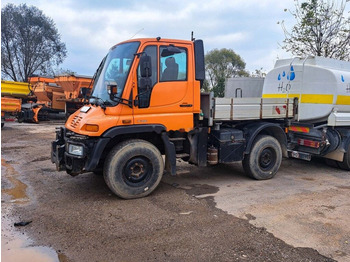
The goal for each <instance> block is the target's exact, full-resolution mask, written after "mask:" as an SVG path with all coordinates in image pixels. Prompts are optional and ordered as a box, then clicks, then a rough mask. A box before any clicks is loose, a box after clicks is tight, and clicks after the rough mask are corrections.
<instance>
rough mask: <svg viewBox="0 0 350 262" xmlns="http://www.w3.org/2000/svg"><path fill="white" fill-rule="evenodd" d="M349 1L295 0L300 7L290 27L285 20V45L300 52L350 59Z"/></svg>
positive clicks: (294, 13)
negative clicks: (347, 8) (345, 14)
mask: <svg viewBox="0 0 350 262" xmlns="http://www.w3.org/2000/svg"><path fill="white" fill-rule="evenodd" d="M346 2H347V1H346ZM346 2H345V1H343V0H342V1H340V3H339V4H337V2H336V1H334V0H305V1H303V2H302V3H300V2H299V1H298V0H295V8H296V9H295V11H291V14H292V15H293V16H294V18H295V19H296V24H295V25H294V26H293V28H292V29H291V31H288V30H287V29H286V27H285V25H284V23H283V21H282V29H283V30H284V34H285V40H284V41H283V43H284V45H283V46H282V48H283V49H285V50H286V51H288V52H291V53H292V54H293V55H296V56H306V55H314V56H324V57H330V58H336V59H340V60H347V61H348V60H350V16H348V17H347V18H346V17H344V10H345V5H346ZM285 11H286V10H285Z"/></svg>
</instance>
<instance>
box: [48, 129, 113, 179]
mask: <svg viewBox="0 0 350 262" xmlns="http://www.w3.org/2000/svg"><path fill="white" fill-rule="evenodd" d="M108 141H109V139H108V138H91V137H88V136H82V135H79V134H75V133H73V132H71V131H69V130H67V129H66V128H64V127H60V128H57V129H56V140H54V141H52V143H51V161H52V163H55V164H56V169H57V171H64V170H65V171H66V172H67V173H68V174H70V175H72V176H75V175H78V174H81V173H85V172H90V171H93V170H95V169H96V168H97V166H98V164H99V163H100V160H101V158H103V155H102V153H103V150H104V148H105V146H106V145H107V143H108ZM69 145H76V146H81V147H82V148H83V151H82V152H83V153H82V154H81V155H74V154H70V153H69V152H68V151H69V149H68V148H69Z"/></svg>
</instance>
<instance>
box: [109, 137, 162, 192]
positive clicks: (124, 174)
mask: <svg viewBox="0 0 350 262" xmlns="http://www.w3.org/2000/svg"><path fill="white" fill-rule="evenodd" d="M163 171H164V162H163V158H162V155H161V154H160V152H159V150H158V149H157V148H156V147H155V146H154V145H153V144H151V143H149V142H147V141H144V140H140V139H132V140H127V141H124V142H122V143H120V144H118V145H117V146H115V147H114V148H113V149H112V151H111V152H110V153H109V155H108V157H107V159H106V161H105V165H104V169H103V175H104V179H105V181H106V183H107V185H108V187H109V188H110V189H111V190H112V191H113V193H115V194H116V195H117V196H119V197H121V198H124V199H132V198H139V197H144V196H147V195H149V194H150V193H152V191H153V190H154V189H155V188H156V187H157V186H158V184H159V182H160V180H161V179H162V176H163Z"/></svg>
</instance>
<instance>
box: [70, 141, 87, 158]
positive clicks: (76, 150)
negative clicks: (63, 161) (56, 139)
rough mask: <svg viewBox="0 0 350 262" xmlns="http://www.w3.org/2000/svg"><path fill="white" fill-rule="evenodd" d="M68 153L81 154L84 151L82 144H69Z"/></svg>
mask: <svg viewBox="0 0 350 262" xmlns="http://www.w3.org/2000/svg"><path fill="white" fill-rule="evenodd" d="M68 153H69V154H71V155H76V156H82V155H83V153H84V148H83V146H78V145H72V144H69V145H68Z"/></svg>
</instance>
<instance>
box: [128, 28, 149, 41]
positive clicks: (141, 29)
mask: <svg viewBox="0 0 350 262" xmlns="http://www.w3.org/2000/svg"><path fill="white" fill-rule="evenodd" d="M143 30H145V29H144V28H141V29H140V30H139V31H137V32H136V33H135V34H134V35H133V36H132V37H130V39H133V38H134V37H135V36H136V35H137V34H139V33H140V32H142V31H143Z"/></svg>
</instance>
